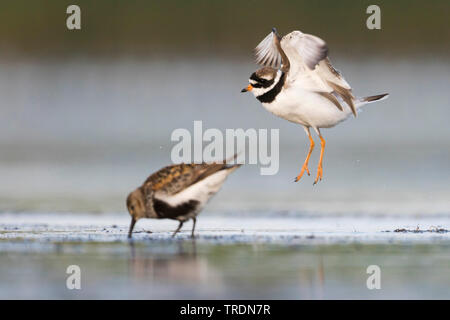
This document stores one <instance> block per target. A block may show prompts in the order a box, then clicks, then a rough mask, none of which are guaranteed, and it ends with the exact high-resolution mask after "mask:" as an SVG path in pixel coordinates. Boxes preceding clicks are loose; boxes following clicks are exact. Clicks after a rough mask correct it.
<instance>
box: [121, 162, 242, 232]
mask: <svg viewBox="0 0 450 320" xmlns="http://www.w3.org/2000/svg"><path fill="white" fill-rule="evenodd" d="M239 166H240V164H235V165H231V164H227V163H209V164H208V163H201V164H176V165H171V166H167V167H165V168H162V169H160V170H159V171H157V172H155V173H153V174H152V175H151V176H150V177H148V178H147V180H146V181H145V182H144V183H143V185H142V186H140V187H139V188H137V189H136V190H134V191H133V192H131V193H130V194H129V195H128V197H127V208H128V212H129V213H130V215H131V224H130V229H129V232H128V238H131V234H132V232H133V228H134V225H135V224H136V222H137V221H138V220H139V219H142V218H153V219H174V220H178V221H179V225H178V228H177V230H176V231H175V232H174V233H173V235H172V237H173V236H175V235H176V234H177V232H178V231H180V229H181V227H182V226H183V223H184V222H186V221H187V220H189V219H192V220H193V226H192V233H191V236H192V237H194V230H195V223H196V218H197V215H198V214H199V213H200V211H201V210H202V209H203V207H204V205H205V204H206V203H207V202H208V200H209V199H210V198H211V197H212V196H213V195H214V194H215V193H216V192H217V191H219V189H220V187H221V186H222V184H223V183H224V182H225V179H226V178H227V176H228V175H229V174H230V173H231V172H233V171H234V170H236V169H237V168H238V167H239Z"/></svg>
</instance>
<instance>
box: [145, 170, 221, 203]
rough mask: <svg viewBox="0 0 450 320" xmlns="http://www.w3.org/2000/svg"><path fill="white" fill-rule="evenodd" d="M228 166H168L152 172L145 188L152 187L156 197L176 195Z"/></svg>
mask: <svg viewBox="0 0 450 320" xmlns="http://www.w3.org/2000/svg"><path fill="white" fill-rule="evenodd" d="M226 166H227V164H224V163H211V164H207V163H201V164H178V165H172V166H168V167H165V168H163V169H161V170H159V171H157V172H156V173H154V174H152V175H151V176H150V177H149V178H148V179H147V180H146V181H145V182H144V188H151V189H152V191H153V192H154V196H155V197H156V198H158V196H161V197H167V196H171V195H175V194H177V193H178V192H180V191H182V190H184V189H186V188H187V187H189V186H191V185H193V184H195V183H196V182H198V181H200V180H202V179H204V178H206V177H208V176H210V175H211V174H213V173H215V172H217V171H219V170H221V169H223V168H224V167H226Z"/></svg>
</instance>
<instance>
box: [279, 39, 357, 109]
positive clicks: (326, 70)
mask: <svg viewBox="0 0 450 320" xmlns="http://www.w3.org/2000/svg"><path fill="white" fill-rule="evenodd" d="M281 47H282V48H283V50H284V51H285V52H286V55H287V56H288V57H289V59H290V61H291V70H290V73H289V77H288V82H287V83H288V84H289V85H292V84H293V83H294V82H297V85H300V86H301V87H302V88H303V89H307V90H311V91H316V92H318V93H320V94H322V95H323V96H324V97H327V98H329V99H330V100H331V101H332V102H333V103H334V104H335V105H336V106H337V107H338V108H339V109H340V110H343V108H342V106H340V104H339V100H336V99H335V98H336V97H337V98H341V99H342V101H345V103H346V104H347V105H348V106H349V107H350V109H351V110H352V112H353V114H354V115H355V116H356V107H355V105H354V100H355V97H354V96H353V93H352V89H351V87H350V85H349V84H348V83H347V81H345V79H344V77H343V76H342V75H341V73H340V72H339V71H337V70H336V69H335V68H334V67H333V65H332V64H331V61H330V59H329V58H328V46H327V44H326V43H325V41H323V40H322V39H320V38H318V37H316V36H313V35H310V34H304V33H302V32H300V31H293V32H291V33H289V34H288V35H286V36H284V37H283V39H282V40H281Z"/></svg>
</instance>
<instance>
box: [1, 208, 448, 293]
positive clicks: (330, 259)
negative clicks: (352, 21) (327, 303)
mask: <svg viewBox="0 0 450 320" xmlns="http://www.w3.org/2000/svg"><path fill="white" fill-rule="evenodd" d="M176 225H177V223H176V222H174V221H169V220H161V221H155V220H143V221H139V223H138V225H137V228H136V233H134V235H133V240H132V241H128V240H127V239H126V233H127V227H128V217H126V216H124V215H117V214H102V215H98V214H96V215H92V214H81V213H80V214H77V215H74V214H59V215H55V214H25V213H23V214H3V215H0V226H1V229H0V298H6V299H10V298H21V299H23V298H38V299H47V298H57V299H61V298H67V299H82V298H112V299H117V298H137V299H148V298H150V299H164V298H166V299H220V298H234V299H238V298H242V299H333V298H341V299H393V298H401V299H419V298H423V299H431V298H434V299H436V298H437V299H449V298H450V295H449V291H448V287H449V285H450V272H449V270H450V250H449V247H450V232H436V230H438V229H448V228H449V227H450V225H449V217H448V216H433V217H429V216H427V217H407V218H405V217H401V216H400V217H399V216H397V217H379V216H375V217H366V218H358V217H354V216H334V217H330V216H329V215H327V216H321V217H312V216H302V215H294V214H291V215H285V216H276V215H271V214H266V215H265V216H262V217H261V216H260V217H255V216H254V215H247V216H245V215H244V218H242V217H241V218H237V216H236V215H233V214H230V215H228V216H223V215H220V214H210V215H208V214H204V215H203V216H201V217H200V218H199V221H198V226H197V237H196V239H195V240H192V239H190V238H189V234H190V228H191V224H190V223H187V224H186V225H185V227H184V229H183V230H182V232H181V233H180V234H179V235H177V236H176V238H174V239H172V238H171V237H170V235H171V232H173V230H174V229H175V227H176ZM402 228H406V229H409V230H411V231H414V230H417V228H419V230H421V231H424V232H409V233H403V232H394V231H395V230H396V229H402ZM149 230H152V231H153V233H150V234H149V233H146V232H144V231H149ZM69 265H78V266H79V267H80V268H81V290H68V289H67V288H66V279H67V277H68V275H67V274H66V268H67V267H68V266H69ZM369 265H377V266H379V267H380V269H381V289H380V290H369V289H367V286H366V281H367V278H368V276H369V275H368V274H367V267H368V266H369Z"/></svg>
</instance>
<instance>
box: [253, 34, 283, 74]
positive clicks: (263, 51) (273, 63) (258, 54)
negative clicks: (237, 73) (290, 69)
mask: <svg viewBox="0 0 450 320" xmlns="http://www.w3.org/2000/svg"><path fill="white" fill-rule="evenodd" d="M275 41H276V34H275V32H271V33H269V34H268V35H267V37H265V38H264V40H263V41H261V42H260V43H259V44H258V45H257V46H256V48H255V60H256V63H257V64H259V65H262V66H266V67H272V68H274V69H279V68H280V67H281V54H280V52H279V51H278V48H277V45H276V42H275Z"/></svg>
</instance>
